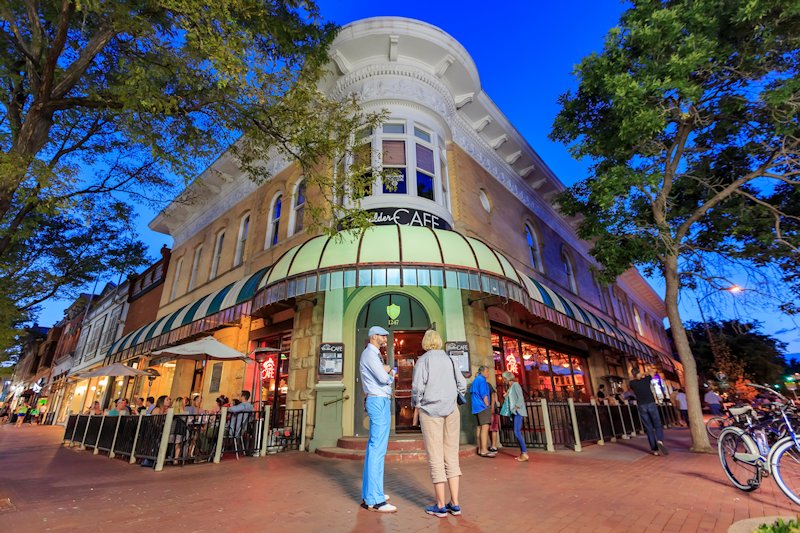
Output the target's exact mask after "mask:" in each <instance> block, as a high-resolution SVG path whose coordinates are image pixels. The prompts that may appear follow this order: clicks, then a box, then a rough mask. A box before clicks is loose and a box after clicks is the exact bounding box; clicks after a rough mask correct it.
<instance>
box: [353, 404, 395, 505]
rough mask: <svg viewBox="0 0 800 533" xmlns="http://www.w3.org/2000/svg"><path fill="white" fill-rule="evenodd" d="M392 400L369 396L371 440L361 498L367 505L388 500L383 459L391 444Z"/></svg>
mask: <svg viewBox="0 0 800 533" xmlns="http://www.w3.org/2000/svg"><path fill="white" fill-rule="evenodd" d="M391 405H392V402H391V400H390V399H389V398H382V397H379V396H370V397H368V398H367V415H368V416H369V442H368V443H367V455H366V457H365V458H364V476H363V478H362V480H361V498H362V499H363V500H364V502H366V504H367V505H375V504H376V503H381V502H384V501H386V496H385V495H384V494H383V460H384V458H385V457H386V447H387V446H388V444H389V430H390V429H391V425H392V411H391Z"/></svg>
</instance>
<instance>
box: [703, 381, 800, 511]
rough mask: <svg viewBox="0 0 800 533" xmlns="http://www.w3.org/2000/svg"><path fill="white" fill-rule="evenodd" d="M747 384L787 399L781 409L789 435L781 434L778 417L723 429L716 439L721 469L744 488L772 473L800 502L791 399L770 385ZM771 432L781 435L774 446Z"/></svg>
mask: <svg viewBox="0 0 800 533" xmlns="http://www.w3.org/2000/svg"><path fill="white" fill-rule="evenodd" d="M748 385H749V386H751V387H754V388H758V389H762V390H765V391H769V392H770V393H771V394H773V395H775V396H777V397H779V398H780V399H781V400H783V401H785V402H786V403H785V404H781V405H780V406H779V410H780V419H782V422H783V424H785V426H784V427H785V430H786V431H787V435H786V436H784V437H780V430H779V429H778V428H777V427H775V426H776V421H777V420H780V419H778V418H770V419H763V420H761V421H758V422H756V423H752V424H750V425H749V426H748V427H746V428H744V429H743V428H739V427H735V426H730V427H727V428H725V429H723V430H722V431H721V432H720V435H719V439H718V441H717V450H718V452H719V459H720V463H722V469H723V471H724V472H725V475H726V476H727V477H728V479H729V480H730V481H731V483H733V485H734V486H735V487H736V488H738V489H740V490H742V491H745V492H751V491H754V490H756V489H757V488H758V487H759V486H760V485H761V479H762V478H763V477H768V476H770V475H771V476H772V477H773V478H774V479H775V483H776V484H777V485H778V488H779V489H781V492H783V493H784V494H785V495H786V496H787V497H788V498H789V499H790V500H792V501H793V502H794V503H795V504H798V505H800V442H799V441H798V437H797V434H796V433H795V431H794V427H793V426H792V424H791V421H790V418H789V415H788V414H787V411H789V410H790V409H791V407H790V406H791V405H792V404H791V401H789V400H788V399H787V398H786V397H785V396H783V395H782V394H779V393H777V392H776V391H774V390H772V389H769V388H768V387H762V386H761V385H755V384H752V383H748ZM768 432H769V434H770V435H775V436H778V437H780V438H778V440H777V441H776V442H775V443H774V444H772V445H771V446H770V445H769V443H768V436H767V435H768Z"/></svg>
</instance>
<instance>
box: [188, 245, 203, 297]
mask: <svg viewBox="0 0 800 533" xmlns="http://www.w3.org/2000/svg"><path fill="white" fill-rule="evenodd" d="M202 253H203V245H202V244H201V245H200V246H198V247H197V248H195V249H194V259H193V260H192V273H191V275H190V276H189V290H192V289H194V288H195V287H196V286H197V272H198V268H199V266H200V257H201V255H202Z"/></svg>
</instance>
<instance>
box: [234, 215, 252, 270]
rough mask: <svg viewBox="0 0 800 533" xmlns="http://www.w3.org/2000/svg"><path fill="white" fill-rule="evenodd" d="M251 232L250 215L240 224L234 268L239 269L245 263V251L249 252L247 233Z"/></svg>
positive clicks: (244, 217) (243, 218)
mask: <svg viewBox="0 0 800 533" xmlns="http://www.w3.org/2000/svg"><path fill="white" fill-rule="evenodd" d="M249 231H250V213H247V214H246V215H245V216H243V217H242V220H241V222H239V238H238V239H236V255H235V256H234V259H233V266H235V267H237V266H239V265H241V264H242V262H243V261H244V255H245V251H246V250H247V246H246V245H247V233H248V232H249Z"/></svg>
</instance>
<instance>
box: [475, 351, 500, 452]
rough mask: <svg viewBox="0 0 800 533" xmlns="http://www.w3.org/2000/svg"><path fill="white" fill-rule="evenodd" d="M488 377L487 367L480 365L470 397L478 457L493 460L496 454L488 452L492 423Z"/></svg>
mask: <svg viewBox="0 0 800 533" xmlns="http://www.w3.org/2000/svg"><path fill="white" fill-rule="evenodd" d="M488 375H489V367H488V366H484V365H481V366H480V367H478V375H477V376H475V379H474V380H473V381H472V387H471V388H470V397H471V399H472V414H473V415H475V420H476V421H477V425H478V428H479V432H478V455H479V456H481V457H489V458H494V457H495V456H496V455H497V454H496V453H494V452H490V451H489V424H491V422H492V407H491V401H490V398H491V392H490V391H489V383H488V382H487V381H486V377H487V376H488Z"/></svg>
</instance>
